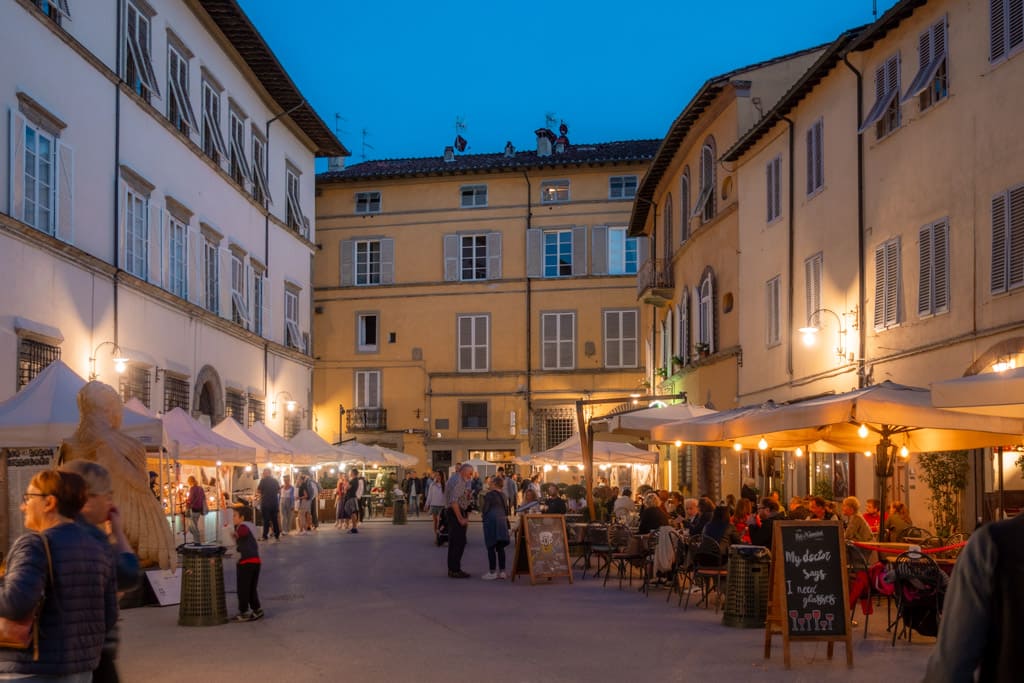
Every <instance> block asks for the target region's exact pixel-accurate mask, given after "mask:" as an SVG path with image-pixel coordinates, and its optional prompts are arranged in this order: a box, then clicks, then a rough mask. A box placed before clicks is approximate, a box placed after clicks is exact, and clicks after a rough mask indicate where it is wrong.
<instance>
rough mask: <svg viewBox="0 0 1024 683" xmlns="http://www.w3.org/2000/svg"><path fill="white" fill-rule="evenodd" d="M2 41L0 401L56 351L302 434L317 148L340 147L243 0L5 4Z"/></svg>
mask: <svg viewBox="0 0 1024 683" xmlns="http://www.w3.org/2000/svg"><path fill="white" fill-rule="evenodd" d="M0 53H2V54H3V57H4V58H3V60H2V61H3V63H4V64H5V66H4V68H3V69H0V99H2V102H3V106H4V109H5V112H4V123H3V130H4V134H3V135H2V136H0V158H2V159H4V163H3V164H0V212H2V213H0V262H2V264H3V267H2V268H0V290H2V291H3V292H4V297H3V304H2V305H0V358H2V359H3V362H0V398H7V397H9V396H10V395H12V394H13V393H14V392H15V391H16V390H18V389H20V388H21V387H22V386H23V385H24V384H25V383H26V382H28V381H29V380H31V379H32V377H34V376H35V375H36V374H37V373H38V372H39V371H40V370H41V369H42V368H44V367H45V366H46V365H47V364H48V363H49V362H51V361H52V360H53V359H55V358H58V357H59V358H61V359H63V360H64V361H65V362H67V363H68V365H70V366H71V368H72V369H74V370H75V371H76V372H78V373H79V374H81V375H83V376H86V377H88V376H90V375H95V376H97V377H98V378H99V379H101V380H103V381H105V382H108V383H110V384H112V385H114V386H115V387H120V389H121V391H122V394H123V395H124V396H125V398H128V397H137V398H139V399H140V400H142V401H143V403H145V404H146V405H147V406H149V408H150V409H151V410H153V411H155V412H162V411H165V410H169V409H171V408H173V407H175V406H181V407H183V408H185V409H186V410H188V411H190V412H191V413H192V414H194V415H196V416H200V417H202V418H203V419H206V420H208V421H210V422H212V423H216V422H218V421H219V420H220V419H222V418H223V417H224V416H226V415H231V416H234V417H235V418H237V419H238V420H239V421H241V422H242V423H243V424H244V423H246V422H249V423H251V422H252V421H254V420H265V421H266V422H268V423H269V424H270V426H272V427H273V428H275V429H277V430H278V431H283V432H285V433H287V432H289V431H294V430H296V429H298V428H299V427H301V426H302V425H303V424H304V422H305V421H306V420H308V409H309V401H310V394H311V382H312V369H313V362H312V358H311V356H310V355H309V353H308V349H309V342H308V335H309V330H310V312H311V300H312V298H311V287H310V279H311V270H312V264H311V260H312V255H313V253H314V250H315V240H316V234H315V226H314V224H313V222H312V218H313V216H314V213H315V212H314V208H313V207H314V198H313V193H314V175H315V172H314V158H315V157H316V156H328V155H329V156H337V155H345V154H347V151H346V150H345V148H344V147H343V146H342V145H341V143H340V142H339V141H338V140H337V138H336V137H335V136H334V135H333V134H332V133H331V132H330V130H329V129H328V128H327V127H326V126H325V124H324V123H323V122H322V121H321V120H320V118H319V117H318V116H317V115H316V113H315V112H314V111H313V110H312V108H311V107H310V105H309V104H308V103H307V102H306V101H305V99H304V98H303V96H302V94H301V93H300V92H299V91H298V90H297V89H296V88H295V86H294V84H293V83H292V81H291V80H290V79H289V77H288V75H287V74H286V73H285V71H284V69H283V68H282V67H281V65H280V64H279V63H278V62H277V60H276V58H275V57H274V55H273V53H272V52H271V51H270V49H269V48H268V46H267V45H266V43H265V42H264V41H263V39H262V38H261V36H260V35H259V33H258V32H256V30H255V29H254V28H253V27H252V24H251V23H250V22H249V20H248V18H247V17H246V16H245V14H244V13H243V12H242V10H241V9H240V8H239V6H238V4H237V2H235V1H234V0H201V1H197V2H181V1H179V0H120V1H119V2H106V3H97V2H85V1H82V0H60V1H59V2H57V1H55V0H49V1H46V2H44V1H42V0H36V1H34V2H33V1H32V0H14V1H12V2H6V3H4V4H3V7H2V8H0ZM115 358H123V359H126V360H127V364H128V367H127V369H126V371H125V372H124V374H121V375H119V374H118V373H117V372H116V371H115V364H114V359H115ZM289 401H294V403H293V404H289ZM288 405H292V406H293V408H294V410H293V411H291V412H289V411H288V410H287V406H288ZM204 416H205V417H204ZM286 422H287V424H286Z"/></svg>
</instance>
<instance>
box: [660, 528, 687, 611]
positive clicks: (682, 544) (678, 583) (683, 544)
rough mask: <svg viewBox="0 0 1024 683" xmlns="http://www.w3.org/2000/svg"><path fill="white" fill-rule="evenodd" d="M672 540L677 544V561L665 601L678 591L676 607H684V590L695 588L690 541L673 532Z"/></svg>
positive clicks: (670, 577) (670, 576) (670, 573)
mask: <svg viewBox="0 0 1024 683" xmlns="http://www.w3.org/2000/svg"><path fill="white" fill-rule="evenodd" d="M672 542H673V543H674V544H675V553H676V557H675V562H674V563H673V564H672V570H671V571H670V572H669V577H668V580H669V590H668V594H667V595H666V596H665V602H668V601H669V599H670V598H671V597H672V593H673V592H676V591H678V592H679V602H678V603H677V604H676V607H682V605H683V590H689V589H690V588H693V576H692V575H691V572H692V570H693V563H692V561H691V559H692V555H691V553H690V544H689V542H688V541H687V539H685V538H683V537H682V535H680V534H679V533H676V532H673V533H672Z"/></svg>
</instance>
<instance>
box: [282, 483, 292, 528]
mask: <svg viewBox="0 0 1024 683" xmlns="http://www.w3.org/2000/svg"><path fill="white" fill-rule="evenodd" d="M282 479H283V481H284V484H283V485H282V486H281V535H282V536H287V535H288V530H289V529H291V528H292V525H293V524H295V487H294V486H292V477H291V475H290V474H286V475H284V477H283V478H282Z"/></svg>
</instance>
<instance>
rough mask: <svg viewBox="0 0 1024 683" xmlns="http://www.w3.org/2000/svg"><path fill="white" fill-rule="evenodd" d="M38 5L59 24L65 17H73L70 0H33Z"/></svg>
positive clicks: (68, 18)
mask: <svg viewBox="0 0 1024 683" xmlns="http://www.w3.org/2000/svg"><path fill="white" fill-rule="evenodd" d="M33 2H34V3H35V5H36V7H38V8H39V10H40V11H41V12H42V13H43V14H45V15H46V16H48V17H49V18H50V19H52V20H53V21H54V23H56V24H57V25H58V26H60V25H61V22H62V21H63V20H65V19H67V20H70V19H71V8H70V7H69V6H68V0H33Z"/></svg>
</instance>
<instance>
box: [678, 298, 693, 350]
mask: <svg viewBox="0 0 1024 683" xmlns="http://www.w3.org/2000/svg"><path fill="white" fill-rule="evenodd" d="M676 318H677V324H678V325H679V330H678V331H677V332H676V355H677V356H679V358H680V359H682V361H683V363H682V364H683V365H688V364H689V362H690V291H689V290H688V289H685V288H684V289H683V295H682V297H681V298H680V299H679V303H678V304H676Z"/></svg>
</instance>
